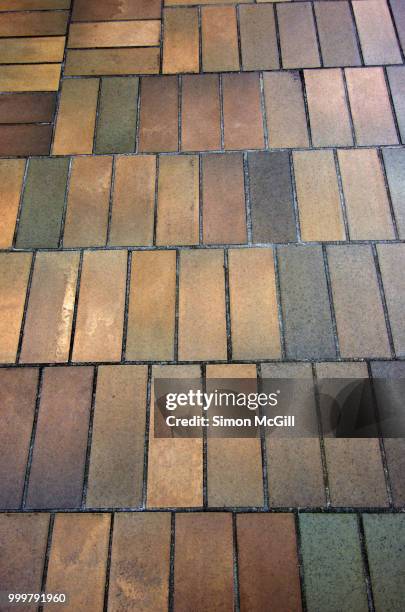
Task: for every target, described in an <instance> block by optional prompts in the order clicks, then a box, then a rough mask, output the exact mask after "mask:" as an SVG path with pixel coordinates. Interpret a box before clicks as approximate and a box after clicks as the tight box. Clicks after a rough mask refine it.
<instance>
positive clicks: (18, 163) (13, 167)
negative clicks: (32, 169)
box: [0, 159, 25, 249]
mask: <svg viewBox="0 0 405 612" xmlns="http://www.w3.org/2000/svg"><path fill="white" fill-rule="evenodd" d="M24 171H25V160H23V159H2V160H1V161H0V248H1V249H7V248H9V247H11V246H12V244H13V236H14V229H15V223H16V220H17V214H18V206H19V203H20V197H21V188H22V183H23V178H24Z"/></svg>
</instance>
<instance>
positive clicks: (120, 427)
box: [86, 366, 148, 508]
mask: <svg viewBox="0 0 405 612" xmlns="http://www.w3.org/2000/svg"><path fill="white" fill-rule="evenodd" d="M147 376H148V371H147V367H146V366H101V367H100V368H99V370H98V376H97V393H96V403H95V411H94V421H93V432H92V440H91V455H90V466H89V484H88V489H87V497H86V505H87V507H89V508H99V507H101V508H103V507H104V508H105V507H108V508H110V507H121V508H122V507H124V508H128V507H130V506H132V507H134V506H140V505H141V503H142V482H143V458H144V440H145V416H146V382H147Z"/></svg>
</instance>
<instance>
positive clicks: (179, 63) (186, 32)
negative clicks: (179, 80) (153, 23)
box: [163, 8, 200, 74]
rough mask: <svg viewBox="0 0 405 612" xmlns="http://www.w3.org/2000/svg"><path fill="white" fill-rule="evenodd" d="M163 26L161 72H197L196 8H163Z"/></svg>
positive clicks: (198, 64)
mask: <svg viewBox="0 0 405 612" xmlns="http://www.w3.org/2000/svg"><path fill="white" fill-rule="evenodd" d="M163 28H164V43H163V72H164V73H166V74H177V73H179V72H198V71H199V68H200V58H199V34H198V12H197V9H196V8H174V9H165V11H164V13H163Z"/></svg>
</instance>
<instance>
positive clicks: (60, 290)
mask: <svg viewBox="0 0 405 612" xmlns="http://www.w3.org/2000/svg"><path fill="white" fill-rule="evenodd" d="M78 269H79V253H74V252H73V253H38V255H37V257H36V260H35V266H34V274H33V278H32V285H31V291H30V297H29V302H28V309H27V318H26V321H25V327H24V339H23V344H22V350H21V362H22V363H24V362H25V363H40V362H47V363H49V362H57V363H60V362H63V361H67V360H68V358H69V349H70V334H71V331H72V321H73V311H74V305H75V295H76V281H77V272H78Z"/></svg>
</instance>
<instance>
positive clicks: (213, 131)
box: [0, 66, 405, 156]
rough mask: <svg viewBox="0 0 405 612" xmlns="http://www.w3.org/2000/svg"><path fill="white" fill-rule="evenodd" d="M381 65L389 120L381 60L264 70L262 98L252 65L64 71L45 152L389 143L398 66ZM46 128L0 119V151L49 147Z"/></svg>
mask: <svg viewBox="0 0 405 612" xmlns="http://www.w3.org/2000/svg"><path fill="white" fill-rule="evenodd" d="M387 73H388V81H389V83H390V88H391V92H392V96H393V102H394V107H395V114H396V119H395V116H394V115H393V112H392V109H391V105H390V96H389V93H388V91H387V84H386V81H385V76H384V70H383V68H350V69H346V70H345V75H344V74H343V72H342V71H341V70H340V69H339V68H332V69H321V70H307V71H304V76H303V79H304V81H303V82H302V80H301V78H300V75H299V73H298V72H287V71H286V72H268V73H264V74H263V89H264V98H263V104H262V94H261V75H260V74H259V73H253V72H250V73H240V74H225V75H222V76H221V75H219V76H218V75H210V74H207V75H188V76H183V77H177V76H160V77H159V76H158V77H143V78H142V79H141V83H139V80H138V78H137V77H126V78H125V77H110V78H105V79H101V81H100V80H99V79H68V80H65V81H63V84H62V93H61V99H60V105H59V111H58V116H57V121H56V129H55V136H54V141H53V147H52V153H53V154H54V155H70V154H76V153H77V154H86V153H92V152H93V146H94V152H95V153H131V152H134V150H135V149H137V150H138V151H141V152H170V151H178V150H181V151H206V150H207V151H208V150H220V149H224V148H225V149H227V150H235V149H263V148H265V147H267V146H269V147H270V148H306V147H310V146H311V145H312V146H315V147H326V146H352V145H353V144H357V145H360V146H367V145H389V144H397V143H398V142H399V137H398V136H397V130H396V122H398V126H399V132H400V133H401V134H402V139H403V137H404V130H405V106H404V104H403V99H404V92H405V67H403V66H393V67H390V68H388V70H387ZM345 80H346V81H347V87H348V94H349V97H348V99H349V101H350V111H349V107H348V105H347V103H346V94H345ZM221 83H222V86H220V84H221ZM100 84H101V91H100V93H99V89H100ZM303 84H304V85H305V90H306V99H307V103H308V111H309V112H308V119H307V115H306V103H305V97H304V92H303V88H302V85H303ZM24 87H25V85H24ZM137 98H138V103H137ZM83 100H85V101H86V102H85V104H83ZM138 106H139V108H140V110H139V113H138ZM263 116H265V119H264V120H263ZM351 117H352V118H353V125H354V127H353V129H352V123H351ZM221 126H222V127H221ZM308 127H309V128H310V129H309V130H308ZM34 131H35V134H34ZM222 132H223V134H222ZM51 133H52V130H51V127H50V126H41V125H34V126H30V125H16V126H0V135H2V137H3V138H4V139H5V143H4V144H2V145H1V147H0V153H1V154H2V155H3V156H5V155H26V154H39V155H42V154H48V153H49V149H50V142H51ZM41 134H42V136H41ZM12 137H13V138H12ZM36 143H37V144H36Z"/></svg>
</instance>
